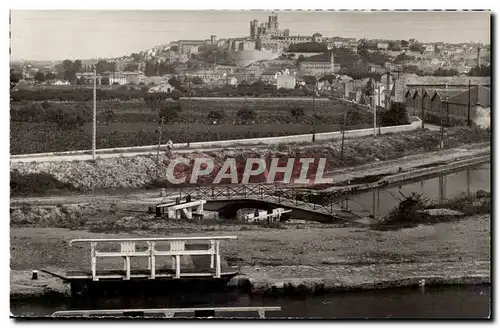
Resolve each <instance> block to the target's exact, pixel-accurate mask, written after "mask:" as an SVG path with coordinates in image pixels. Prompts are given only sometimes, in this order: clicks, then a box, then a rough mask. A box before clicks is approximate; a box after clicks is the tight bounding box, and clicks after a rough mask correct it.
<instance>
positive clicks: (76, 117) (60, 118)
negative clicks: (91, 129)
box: [47, 109, 89, 130]
mask: <svg viewBox="0 0 500 328" xmlns="http://www.w3.org/2000/svg"><path fill="white" fill-rule="evenodd" d="M86 114H87V113H85V112H80V111H76V110H71V111H65V110H62V109H57V110H52V111H49V112H47V121H49V122H53V123H56V124H57V126H58V127H59V128H60V129H62V130H73V129H75V128H79V127H81V126H83V125H84V124H85V123H87V122H88V121H89V117H88V115H86Z"/></svg>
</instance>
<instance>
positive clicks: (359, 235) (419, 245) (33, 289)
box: [11, 215, 491, 299]
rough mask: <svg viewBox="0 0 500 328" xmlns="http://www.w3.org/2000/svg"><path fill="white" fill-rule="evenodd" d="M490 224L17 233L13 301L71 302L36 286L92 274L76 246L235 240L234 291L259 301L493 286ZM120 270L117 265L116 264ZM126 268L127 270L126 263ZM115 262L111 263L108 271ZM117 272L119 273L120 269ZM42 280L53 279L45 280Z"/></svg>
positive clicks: (481, 219)
mask: <svg viewBox="0 0 500 328" xmlns="http://www.w3.org/2000/svg"><path fill="white" fill-rule="evenodd" d="M490 226H491V222H490V216H489V215H480V216H474V217H469V218H465V219H462V220H460V221H453V222H442V223H437V224H434V225H419V226H417V227H414V228H406V229H401V230H397V231H376V230H372V229H370V227H368V226H357V227H341V226H338V225H325V224H318V223H304V224H292V225H285V226H280V227H265V226H243V225H226V226H224V225H222V224H213V225H211V226H210V225H204V226H199V227H198V228H196V226H195V225H190V224H184V225H181V224H178V225H177V226H176V225H172V226H171V227H169V228H168V229H165V230H160V231H158V230H156V229H155V228H154V226H151V227H150V228H149V229H137V230H134V231H131V232H129V233H123V232H122V233H115V234H109V233H96V232H89V231H84V230H69V229H62V228H29V227H24V228H12V229H11V297H12V298H14V299H20V298H29V297H43V296H46V295H48V294H50V295H59V296H63V297H64V296H65V295H66V296H67V287H65V286H64V284H63V283H62V281H61V280H59V279H57V278H52V277H49V276H47V278H46V279H45V278H41V280H38V281H35V280H31V279H30V278H31V270H39V271H40V270H42V269H47V270H50V271H51V272H64V271H66V270H70V269H71V270H75V269H79V268H82V269H88V268H89V267H90V261H89V250H88V249H86V248H85V247H77V246H74V247H72V248H69V246H68V241H69V240H71V239H73V238H110V237H114V238H125V237H146V236H148V237H160V236H165V235H168V236H200V235H204V236H207V235H208V236H210V235H236V236H238V239H237V240H234V241H232V240H231V241H227V242H224V243H223V244H222V245H221V250H222V254H223V257H224V258H225V259H226V261H227V262H228V264H230V265H235V266H238V267H240V268H241V273H242V274H243V275H244V276H240V277H239V278H235V279H234V280H233V281H232V282H231V284H232V285H245V284H248V283H250V284H251V285H252V289H251V290H252V292H254V293H268V292H271V291H273V290H277V291H280V292H285V291H295V292H298V293H299V292H302V291H308V292H314V291H315V290H316V291H321V290H324V291H326V290H351V289H373V288H388V287H397V286H413V285H415V284H418V282H419V281H420V280H421V279H425V280H426V284H468V283H474V284H476V283H487V282H488V281H489V279H490V271H489V266H490V265H489V263H490ZM113 263H114V262H113ZM120 263H121V262H120ZM108 264H109V265H111V264H112V263H111V262H106V265H108ZM113 265H115V266H116V265H117V263H114V264H113ZM40 277H46V275H45V274H44V273H40Z"/></svg>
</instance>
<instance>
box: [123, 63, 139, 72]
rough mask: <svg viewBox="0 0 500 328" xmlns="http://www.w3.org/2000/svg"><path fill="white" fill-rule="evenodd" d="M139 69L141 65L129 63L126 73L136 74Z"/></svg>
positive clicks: (126, 66)
mask: <svg viewBox="0 0 500 328" xmlns="http://www.w3.org/2000/svg"><path fill="white" fill-rule="evenodd" d="M138 69H139V64H137V63H128V64H127V65H125V71H128V72H135V71H137V70H138Z"/></svg>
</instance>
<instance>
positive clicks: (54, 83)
mask: <svg viewBox="0 0 500 328" xmlns="http://www.w3.org/2000/svg"><path fill="white" fill-rule="evenodd" d="M70 84H71V83H69V82H68V81H62V80H55V81H54V82H53V83H52V85H70Z"/></svg>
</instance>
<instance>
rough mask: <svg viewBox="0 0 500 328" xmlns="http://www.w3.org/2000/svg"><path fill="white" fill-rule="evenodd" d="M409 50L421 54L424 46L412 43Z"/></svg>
mask: <svg viewBox="0 0 500 328" xmlns="http://www.w3.org/2000/svg"><path fill="white" fill-rule="evenodd" d="M409 49H410V51H415V52H420V53H421V54H423V53H424V52H425V48H424V46H423V45H422V44H420V43H414V44H412V45H410V47H409Z"/></svg>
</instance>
